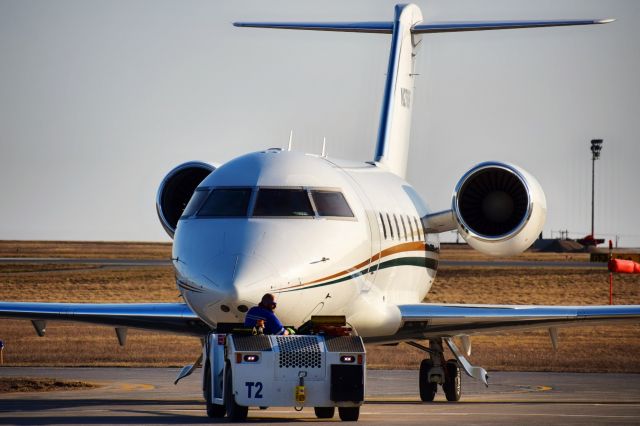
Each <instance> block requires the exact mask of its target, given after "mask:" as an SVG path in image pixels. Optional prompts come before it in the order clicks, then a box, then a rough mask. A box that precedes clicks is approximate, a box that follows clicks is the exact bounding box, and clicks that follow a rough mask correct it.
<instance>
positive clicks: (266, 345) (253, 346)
mask: <svg viewBox="0 0 640 426" xmlns="http://www.w3.org/2000/svg"><path fill="white" fill-rule="evenodd" d="M233 346H234V347H235V348H236V351H243V352H263V351H271V341H269V336H233Z"/></svg>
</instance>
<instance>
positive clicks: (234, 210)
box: [198, 188, 251, 217]
mask: <svg viewBox="0 0 640 426" xmlns="http://www.w3.org/2000/svg"><path fill="white" fill-rule="evenodd" d="M249 200H251V188H216V189H214V190H213V191H211V195H209V198H207V201H205V202H204V205H203V206H202V208H201V209H200V210H199V211H198V216H213V217H246V216H247V209H248V208H249Z"/></svg>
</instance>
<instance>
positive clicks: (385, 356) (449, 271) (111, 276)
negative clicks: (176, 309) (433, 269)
mask: <svg viewBox="0 0 640 426" xmlns="http://www.w3.org/2000/svg"><path fill="white" fill-rule="evenodd" d="M20 244H21V246H22V244H26V243H20ZM69 244H71V245H73V244H80V245H81V247H80V248H79V250H82V251H83V253H84V254H87V253H90V252H91V253H95V252H96V251H95V250H94V249H92V248H91V247H90V245H89V243H69ZM55 245H56V244H54V243H46V244H45V243H37V244H36V243H34V246H37V247H40V248H39V249H38V250H40V251H39V253H41V255H42V257H51V256H53V254H52V253H53V252H55V253H61V252H64V254H63V255H60V256H61V257H77V255H78V253H75V252H73V251H65V250H66V249H68V246H66V243H65V244H62V245H63V246H65V250H62V251H61V250H58V249H56V248H55ZM144 245H145V246H149V247H148V253H151V254H149V255H148V256H143V255H141V254H139V253H140V252H138V251H136V250H137V244H128V243H127V244H123V245H122V247H120V248H118V243H108V244H106V245H105V246H102V245H100V244H98V245H97V246H99V249H100V250H103V249H104V248H105V247H110V248H109V250H107V251H109V252H111V253H113V254H117V255H114V257H118V258H154V257H152V256H158V253H162V252H163V251H164V252H166V253H168V252H169V248H168V247H167V246H166V245H163V244H161V245H158V247H153V245H150V244H144ZM10 246H11V245H10V244H9V243H6V242H5V243H0V247H4V250H9V251H11V248H10ZM46 246H53V248H54V249H53V251H52V252H51V253H50V252H47V251H45V250H44V248H43V247H45V248H46ZM96 250H97V249H96ZM104 252H105V251H103V252H101V253H104ZM0 253H2V251H1V249H0ZM472 253H474V252H473V251H471V250H467V249H464V248H463V249H457V250H448V249H447V248H445V249H444V250H443V258H449V259H458V260H459V259H463V258H465V257H466V255H467V254H472ZM5 255H6V254H5ZM32 255H33V252H31V254H29V255H28V256H32ZM536 256H537V254H533V253H532V254H525V257H524V258H525V259H527V258H529V260H535V259H537V260H552V259H555V260H565V259H564V256H563V255H553V254H548V253H544V259H542V258H538V257H536ZM554 256H555V257H554ZM86 257H107V256H106V255H104V254H92V255H89V256H86ZM469 257H471V258H474V259H476V260H485V259H484V258H482V257H478V256H469ZM579 260H584V259H579ZM0 300H4V301H9V300H13V301H18V300H21V301H47V302H52V301H58V302H60V301H65V302H175V301H178V300H180V299H179V296H178V291H177V290H176V288H175V283H174V278H173V271H172V268H171V267H168V266H167V267H162V266H159V267H138V268H120V269H116V268H94V269H91V268H89V267H86V266H85V265H73V266H72V267H68V265H64V267H61V265H0ZM426 301H427V302H432V303H504V304H550V305H553V304H556V305H558V304H564V305H584V304H586V305H588V304H606V303H608V281H607V274H606V273H605V272H601V271H597V270H590V269H578V268H576V269H571V268H520V269H518V268H511V267H499V268H492V267H481V268H478V267H451V266H449V267H441V269H440V271H439V273H438V278H437V280H436V282H435V284H434V286H433V289H432V291H431V292H430V293H429V296H428V298H427V300H426ZM615 302H616V303H617V304H638V303H640V276H638V275H636V276H630V275H627V276H617V277H616V281H615ZM639 337H640V326H638V325H614V326H605V327H598V328H566V329H561V331H560V348H559V350H558V352H557V353H554V352H553V351H552V350H551V344H550V341H549V337H548V335H547V333H546V332H545V331H535V332H522V333H513V334H507V335H499V336H478V337H473V338H472V343H473V355H472V359H473V361H474V362H475V363H477V364H479V365H482V366H484V367H486V368H487V369H488V370H490V371H492V370H493V371H495V370H530V371H620V372H623V371H624V372H640V356H638V355H637V354H638V353H640V339H639ZM0 339H3V340H4V341H5V343H6V345H7V347H6V348H5V351H4V357H5V363H6V365H48V366H54V365H58V366H60V365H65V366H88V365H100V366H181V365H184V364H187V363H190V362H193V361H194V360H195V358H196V357H197V356H198V354H199V351H200V343H199V341H198V339H196V338H191V337H183V336H176V335H172V334H162V333H150V332H144V331H136V330H130V332H129V336H128V339H127V345H126V346H125V347H124V348H121V347H119V346H118V344H117V340H116V336H115V333H114V331H113V330H112V329H109V328H105V327H96V326H87V325H77V324H71V323H50V324H49V326H48V330H47V336H46V337H45V338H39V337H37V336H36V335H35V332H34V331H33V328H32V327H31V324H30V323H29V322H27V321H18V320H0ZM422 357H423V354H422V353H421V352H419V351H417V350H416V349H413V348H411V347H408V346H407V345H399V346H396V347H368V359H369V365H370V366H371V367H374V368H417V366H418V365H419V362H420V360H421V359H422Z"/></svg>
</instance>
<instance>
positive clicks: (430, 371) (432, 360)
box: [408, 338, 466, 402]
mask: <svg viewBox="0 0 640 426" xmlns="http://www.w3.org/2000/svg"><path fill="white" fill-rule="evenodd" d="M408 343H409V344H410V345H411V346H413V347H415V348H418V349H420V350H423V351H425V352H427V353H428V354H429V358H427V359H424V360H422V363H420V375H419V387H420V399H421V400H422V401H425V402H430V401H433V399H434V398H435V396H436V393H437V392H438V385H441V386H442V390H443V391H444V395H445V397H446V398H447V401H459V400H460V397H461V396H462V375H461V369H460V365H459V363H458V360H457V359H450V360H447V361H445V358H444V348H443V346H442V339H440V338H437V339H430V340H429V347H428V348H427V347H425V346H422V345H420V344H418V343H415V342H408ZM454 354H455V352H454ZM456 355H457V354H456ZM464 361H465V362H466V360H464Z"/></svg>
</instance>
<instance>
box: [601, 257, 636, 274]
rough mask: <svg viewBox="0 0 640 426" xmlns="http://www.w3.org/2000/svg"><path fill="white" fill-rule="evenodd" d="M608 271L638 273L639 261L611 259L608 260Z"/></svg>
mask: <svg viewBox="0 0 640 426" xmlns="http://www.w3.org/2000/svg"><path fill="white" fill-rule="evenodd" d="M608 266H609V271H611V272H618V273H620V274H640V263H637V262H634V261H633V260H623V259H611V260H609V265H608Z"/></svg>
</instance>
